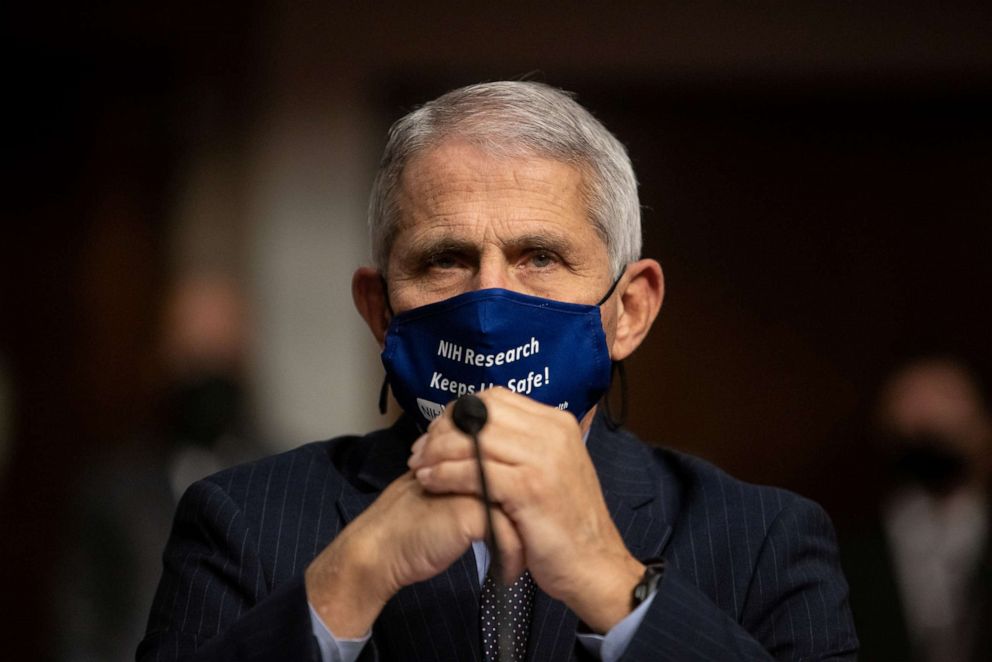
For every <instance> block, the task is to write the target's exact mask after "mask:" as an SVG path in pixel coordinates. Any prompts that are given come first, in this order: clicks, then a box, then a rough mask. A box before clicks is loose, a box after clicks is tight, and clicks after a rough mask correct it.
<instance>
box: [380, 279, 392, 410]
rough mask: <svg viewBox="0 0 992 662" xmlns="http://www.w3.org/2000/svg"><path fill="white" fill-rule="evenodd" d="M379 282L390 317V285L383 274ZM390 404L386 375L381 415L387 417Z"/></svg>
mask: <svg viewBox="0 0 992 662" xmlns="http://www.w3.org/2000/svg"><path fill="white" fill-rule="evenodd" d="M379 280H381V281H382V298H383V299H385V301H386V310H388V311H389V314H390V315H394V314H395V313H393V304H391V303H390V302H389V285H388V284H387V283H386V277H385V276H383V275H382V274H381V273H380V274H379ZM388 403H389V375H384V376H383V378H382V388H380V389H379V414H381V415H383V416H385V415H386V405H387V404H388Z"/></svg>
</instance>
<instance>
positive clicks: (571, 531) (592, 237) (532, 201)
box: [138, 82, 857, 661]
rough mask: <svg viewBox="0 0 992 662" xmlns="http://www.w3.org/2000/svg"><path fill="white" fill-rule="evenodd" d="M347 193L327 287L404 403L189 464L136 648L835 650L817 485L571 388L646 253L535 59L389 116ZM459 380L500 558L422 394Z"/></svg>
mask: <svg viewBox="0 0 992 662" xmlns="http://www.w3.org/2000/svg"><path fill="white" fill-rule="evenodd" d="M369 221H370V226H371V235H372V245H373V251H374V259H375V268H371V267H367V268H360V269H358V271H356V273H355V275H354V279H353V282H352V289H353V294H354V299H355V303H356V306H357V308H358V310H359V312H360V313H361V315H362V317H363V318H364V319H365V321H366V322H367V323H368V325H369V328H370V329H371V331H372V333H373V335H374V336H375V338H376V340H378V342H379V343H380V345H381V346H382V347H383V363H384V365H385V367H386V374H387V380H388V382H387V383H388V385H389V387H390V388H391V389H392V391H393V393H394V395H395V396H396V399H397V401H398V402H399V403H400V405H401V406H402V407H403V409H404V411H405V415H404V416H403V417H402V418H401V419H400V420H399V422H398V423H397V424H396V425H394V426H393V427H392V428H390V429H388V430H382V431H378V432H374V433H371V434H369V435H366V436H364V437H342V438H338V439H333V440H331V441H328V442H323V443H317V444H310V445H307V446H303V447H301V448H299V449H296V450H294V451H292V452H289V453H286V454H283V455H280V456H277V457H274V458H269V459H267V460H264V461H261V462H258V463H255V464H249V465H246V466H242V467H239V468H235V469H233V470H229V471H226V472H223V473H220V474H217V475H215V476H213V477H210V478H208V479H206V480H204V481H201V482H199V483H197V484H195V485H194V486H193V487H192V488H190V490H189V491H188V493H187V494H186V496H185V498H184V500H183V502H182V503H181V504H180V506H179V509H178V512H177V515H176V524H175V528H174V531H173V534H172V538H171V540H170V542H169V544H168V547H167V549H166V553H165V573H164V576H163V579H162V583H161V586H160V588H159V592H158V595H157V598H156V601H155V605H154V607H153V610H152V615H151V619H150V622H149V628H148V633H147V636H146V638H145V641H144V642H143V643H142V645H141V647H140V648H139V652H138V657H139V659H142V660H145V659H147V660H153V659H154V660H161V659H242V658H243V659H252V660H254V659H280V660H284V659H301V660H304V659H305V660H310V659H313V660H321V659H322V660H355V659H360V660H374V659H379V660H490V659H492V660H495V659H501V660H503V659H513V660H517V659H520V660H523V659H528V660H535V661H536V660H540V661H544V660H572V659H602V660H618V659H621V658H622V659H625V660H640V659H644V660H649V659H650V660H654V659H671V660H690V659H699V660H703V659H706V660H733V659H771V658H777V659H804V660H809V659H853V657H854V654H855V651H856V649H857V641H856V638H855V635H854V631H853V627H852V625H851V619H850V614H849V611H848V608H847V586H846V584H845V581H844V579H843V576H842V574H841V572H840V569H839V566H838V563H837V558H836V556H837V554H836V548H835V543H834V538H833V530H832V527H831V525H830V523H829V521H828V519H827V517H826V516H825V515H824V513H823V512H822V510H820V509H819V508H818V507H817V506H816V505H814V504H812V503H810V502H809V501H806V500H804V499H802V498H799V497H797V496H795V495H792V494H789V493H786V492H783V491H780V490H776V489H772V488H763V487H756V486H752V485H746V484H744V483H741V482H739V481H736V480H734V479H733V478H731V477H729V476H727V475H726V474H724V473H722V472H720V471H719V470H718V469H716V468H714V467H712V466H710V465H708V464H706V463H705V462H702V461H701V460H698V459H695V458H691V457H687V456H684V455H681V454H678V453H676V452H673V451H668V450H661V449H652V448H650V447H648V446H646V445H643V444H642V443H641V442H640V441H638V440H637V439H636V438H634V437H633V436H632V435H631V434H629V433H627V432H624V431H622V430H620V429H618V426H617V425H616V424H615V423H614V422H613V421H612V420H611V419H610V418H609V417H607V416H605V415H604V413H603V412H601V411H599V408H598V407H597V403H598V402H599V401H600V398H601V397H602V396H603V394H604V392H605V391H606V389H607V388H608V386H609V382H610V376H611V374H612V373H611V366H613V365H615V364H617V363H619V362H620V361H623V360H624V359H626V358H627V357H628V356H629V355H630V354H631V353H632V352H633V351H634V350H635V349H636V348H637V347H638V345H640V343H641V342H642V341H643V340H644V338H645V336H646V335H647V333H648V331H649V329H650V327H651V325H652V323H653V321H654V319H655V317H656V315H657V313H658V311H659V309H660V307H661V301H662V296H663V280H662V273H661V268H660V266H659V265H658V263H657V262H655V261H654V260H647V259H640V244H641V240H640V215H639V206H638V200H637V188H636V181H635V178H634V174H633V170H632V168H631V165H630V161H629V159H628V157H627V155H626V152H625V150H624V148H623V146H622V145H621V144H620V143H619V142H618V141H617V140H616V138H614V137H613V136H612V135H611V134H610V133H609V132H608V131H607V130H606V129H605V128H604V127H603V126H602V125H601V124H600V123H599V122H597V121H596V120H595V119H594V118H593V117H592V116H591V115H590V114H589V113H588V112H587V111H586V110H584V109H583V108H582V107H581V106H579V105H578V104H577V103H575V102H574V101H573V100H572V99H571V98H570V97H569V96H567V95H566V94H564V93H562V92H560V91H558V90H555V89H553V88H550V87H548V86H545V85H541V84H538V83H528V82H503V83H492V84H483V85H476V86H471V87H467V88H463V89H459V90H455V91H453V92H450V93H448V94H445V95H444V96H442V97H440V98H438V99H436V100H435V101H433V102H431V103H428V104H426V105H425V106H424V107H422V108H420V109H418V110H416V111H415V112H413V113H411V114H410V115H408V116H406V117H404V118H403V119H401V120H400V121H399V122H397V124H396V125H394V126H393V128H392V130H391V132H390V137H389V142H388V144H387V146H386V151H385V155H384V157H383V160H382V163H381V167H380V171H379V174H378V177H377V178H376V182H375V184H374V187H373V192H372V201H371V205H370V214H369ZM466 393H472V394H475V395H477V396H478V398H480V399H481V401H482V402H483V403H484V405H485V409H486V412H487V418H486V422H485V425H484V427H483V428H482V430H481V432H480V433H479V438H480V448H481V450H480V451H479V452H480V453H481V454H482V456H483V458H484V461H483V466H484V468H485V473H486V481H485V483H486V485H487V487H488V495H489V497H490V499H491V502H492V507H491V508H490V509H489V513H490V515H491V518H492V523H493V531H494V534H495V539H496V541H498V549H499V550H500V552H501V557H502V563H500V564H499V567H500V568H501V573H500V574H502V577H494V576H493V575H494V574H497V573H490V572H489V570H490V566H491V565H494V564H492V563H491V562H490V558H491V554H490V551H491V550H490V549H489V546H487V545H486V543H485V542H483V541H484V539H485V538H486V532H487V524H486V522H487V513H486V509H485V508H483V507H482V506H481V505H480V498H479V497H480V493H481V489H482V485H483V483H482V481H480V478H479V465H478V464H477V462H476V459H475V457H476V456H475V452H476V449H475V447H474V445H473V442H472V440H471V438H470V437H469V436H467V435H466V434H464V433H463V432H462V431H461V430H459V429H458V428H457V427H456V425H455V424H454V422H453V421H452V413H451V411H452V407H446V405H447V404H448V403H449V402H450V401H451V400H453V399H454V398H455V397H456V396H459V395H462V394H466ZM501 579H502V580H505V581H506V582H507V583H508V584H510V585H511V589H510V590H509V591H500V590H498V588H499V586H500V580H501ZM508 633H509V634H508Z"/></svg>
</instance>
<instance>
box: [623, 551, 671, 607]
mask: <svg viewBox="0 0 992 662" xmlns="http://www.w3.org/2000/svg"><path fill="white" fill-rule="evenodd" d="M641 563H643V564H644V576H642V577H641V581H639V582H637V586H635V587H634V591H633V593H632V594H631V596H630V608H631V609H637V607H638V605H640V604H641V603H642V602H644V601H645V600H647V599H648V598H649V597H651V594H652V593H654V591H655V589H657V588H658V584H659V583H660V582H661V578H662V577H663V576H664V574H665V559H647V560H646V561H641Z"/></svg>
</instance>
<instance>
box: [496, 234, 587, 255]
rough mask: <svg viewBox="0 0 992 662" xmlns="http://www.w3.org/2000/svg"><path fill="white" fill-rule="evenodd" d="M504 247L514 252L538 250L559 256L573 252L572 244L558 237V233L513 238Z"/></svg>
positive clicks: (562, 237) (560, 236)
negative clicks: (514, 250)
mask: <svg viewBox="0 0 992 662" xmlns="http://www.w3.org/2000/svg"><path fill="white" fill-rule="evenodd" d="M506 245H507V246H509V247H510V248H513V249H516V250H521V249H538V250H546V251H551V252H552V253H557V254H559V255H568V254H570V253H572V252H573V250H574V246H573V244H572V242H570V241H569V240H568V239H567V238H566V237H564V236H562V235H559V234H558V233H546V232H542V233H533V234H525V235H521V236H518V237H513V238H512V239H511V240H509V241H507V242H506Z"/></svg>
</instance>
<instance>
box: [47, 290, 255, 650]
mask: <svg viewBox="0 0 992 662" xmlns="http://www.w3.org/2000/svg"><path fill="white" fill-rule="evenodd" d="M247 343H248V329H247V321H246V310H245V303H244V300H243V297H242V294H241V292H240V291H239V289H238V286H237V285H236V283H234V281H233V280H232V279H231V278H229V277H228V276H226V275H222V274H218V273H195V274H190V275H185V276H183V277H181V278H179V279H178V280H177V282H176V283H175V284H174V286H173V287H172V288H171V291H170V293H169V294H168V296H167V297H166V300H165V304H164V306H163V315H162V320H161V329H160V333H159V338H158V346H157V348H156V349H155V351H154V357H155V358H154V360H153V363H154V365H153V366H152V370H154V371H155V373H156V376H155V378H154V379H155V380H156V382H157V383H158V384H159V387H158V389H157V392H158V398H159V402H158V406H157V412H158V415H157V417H156V419H155V420H154V421H152V422H150V423H149V425H148V427H147V428H146V429H144V430H142V431H140V432H139V433H138V434H136V435H135V436H134V437H133V438H132V439H130V440H129V441H128V443H127V444H126V445H125V446H123V447H122V448H119V449H117V450H115V451H114V452H113V453H112V454H110V455H109V456H106V457H104V458H102V459H101V460H100V461H98V462H96V463H95V464H94V466H93V467H92V469H91V470H88V471H83V472H81V475H82V478H81V480H80V483H79V488H78V495H77V499H76V503H75V505H74V510H75V516H74V518H73V525H74V528H75V535H74V536H73V537H72V542H71V543H70V546H69V547H70V548H69V551H68V552H67V554H66V561H65V565H64V567H63V568H62V569H61V573H60V574H61V578H62V579H61V582H60V585H61V587H62V590H61V595H60V597H59V600H58V610H59V628H58V630H59V632H60V633H61V635H62V641H61V646H60V649H61V655H60V657H61V658H62V659H63V660H73V661H75V660H79V661H83V660H101V661H105V662H114V661H117V660H121V661H123V660H133V659H134V649H135V647H136V646H137V643H138V641H139V640H140V639H141V635H142V633H143V632H144V628H145V624H146V620H147V615H148V609H149V606H150V605H151V600H152V596H153V594H154V591H155V586H156V584H157V582H158V578H159V576H160V574H161V566H162V560H161V550H162V547H163V546H164V545H165V540H166V538H167V537H168V534H169V528H170V525H171V522H172V516H173V513H174V511H175V508H176V504H177V502H178V501H179V497H180V496H181V495H182V493H183V492H184V491H185V490H186V488H187V487H188V486H189V485H190V484H191V483H192V482H194V481H195V480H197V479H199V478H201V477H203V476H206V475H208V474H211V473H214V472H216V471H219V470H221V469H223V468H225V467H228V466H230V465H232V464H234V463H237V462H240V461H246V460H249V459H252V458H254V457H256V456H257V455H259V452H258V450H257V449H256V448H255V445H254V443H253V441H252V439H251V435H249V434H248V431H247V420H248V417H247V416H246V413H247V412H246V411H245V397H244V396H245V387H244V369H245V358H246V349H247Z"/></svg>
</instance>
